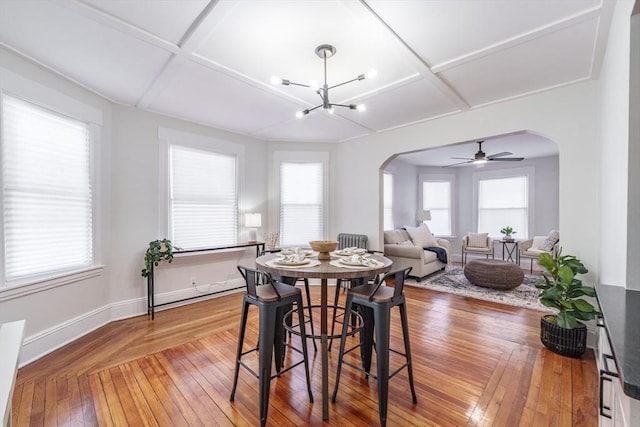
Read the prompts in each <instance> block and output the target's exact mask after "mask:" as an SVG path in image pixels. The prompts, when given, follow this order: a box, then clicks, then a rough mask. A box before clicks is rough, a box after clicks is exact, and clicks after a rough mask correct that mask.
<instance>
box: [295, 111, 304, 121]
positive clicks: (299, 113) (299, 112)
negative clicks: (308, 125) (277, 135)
mask: <svg viewBox="0 0 640 427" xmlns="http://www.w3.org/2000/svg"><path fill="white" fill-rule="evenodd" d="M303 117H304V111H296V119H301V118H303Z"/></svg>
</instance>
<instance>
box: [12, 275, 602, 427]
mask: <svg viewBox="0 0 640 427" xmlns="http://www.w3.org/2000/svg"><path fill="white" fill-rule="evenodd" d="M405 289H406V294H407V298H408V311H409V312H408V317H409V325H410V328H411V346H412V355H413V361H414V376H415V382H416V392H417V395H418V404H417V405H414V404H412V402H411V395H410V392H409V390H408V380H407V377H406V373H405V372H406V371H403V372H401V373H400V374H398V375H397V376H396V377H394V378H393V379H391V381H390V383H389V388H390V392H389V414H388V425H390V426H407V425H416V426H597V422H598V419H597V416H598V412H597V404H598V402H597V393H598V383H597V372H596V367H595V361H594V359H593V357H594V356H593V352H591V351H590V350H589V351H588V353H587V354H586V355H585V356H584V357H583V358H582V359H569V358H565V357H562V356H559V355H556V354H554V353H551V352H549V351H548V350H546V349H545V348H544V347H543V346H542V344H541V343H540V339H539V322H540V320H539V319H540V316H541V313H540V312H536V311H531V310H526V309H522V308H517V307H510V306H504V305H500V304H495V303H489V302H484V301H479V300H474V299H469V298H464V297H460V296H456V295H451V294H445V293H438V292H433V291H429V290H425V289H418V288H410V287H406V288H405ZM331 291H332V290H331V289H330V291H329V292H330V293H331ZM311 293H312V298H313V300H314V302H317V301H319V299H320V294H319V288H318V287H313V286H312V289H311ZM240 305H241V295H240V294H235V295H229V296H225V297H221V298H217V299H212V300H208V301H202V302H198V303H195V304H190V305H188V306H183V307H177V308H173V309H170V310H165V311H162V312H158V313H156V319H155V320H154V321H151V320H150V319H149V318H147V316H140V317H135V318H131V319H126V320H122V321H118V322H114V323H111V324H109V325H107V326H105V327H103V328H100V329H98V330H96V331H94V332H92V333H90V334H89V335H87V336H85V337H83V338H81V339H79V340H77V341H75V342H73V343H71V344H69V345H67V346H65V347H64V348H62V349H59V350H57V351H55V352H54V353H52V354H50V355H48V356H45V357H44V358H42V359H40V360H38V361H36V362H34V363H32V364H30V365H28V366H25V367H24V368H22V369H20V371H19V372H18V379H17V384H16V389H15V394H14V398H13V423H14V425H15V426H63V425H64V426H68V425H73V426H83V425H84V426H98V425H99V426H218V425H219V426H255V425H259V406H258V382H257V379H255V378H253V377H252V376H251V375H250V374H249V373H248V372H247V371H246V370H241V371H240V379H239V383H238V389H237V392H236V398H235V402H229V394H230V391H231V385H232V380H233V367H234V362H233V359H234V354H235V346H236V342H237V335H238V327H239V317H240ZM251 312H252V314H251V316H250V319H249V322H250V323H249V328H248V332H247V337H246V341H245V342H247V343H252V342H255V340H256V339H257V315H256V312H255V310H252V311H251ZM293 339H294V340H295V339H296V337H294V338H293ZM391 344H392V346H396V347H397V348H402V334H401V329H400V319H399V315H398V314H397V312H394V313H393V317H392V330H391ZM308 348H309V350H310V354H311V355H312V361H311V375H312V382H313V384H312V389H313V393H314V398H315V403H314V404H309V401H308V396H307V394H306V385H305V379H304V371H303V369H301V368H295V369H293V370H291V371H289V372H287V373H286V374H284V375H283V376H282V377H281V378H277V379H275V380H273V381H272V387H271V400H270V408H269V425H273V426H289V425H290V426H294V425H298V426H300V425H309V426H320V425H331V426H333V425H336V426H370V425H378V423H379V422H378V409H377V388H376V387H377V386H376V382H375V380H373V379H370V380H367V379H365V378H364V377H363V375H361V374H360V373H359V372H356V371H355V370H353V369H350V368H349V367H346V366H345V367H344V368H343V373H342V377H341V380H340V389H339V392H338V400H337V402H336V403H335V404H330V407H329V410H330V420H329V421H328V422H323V420H322V405H321V389H320V376H321V372H320V369H321V366H320V364H321V362H320V354H319V353H315V354H314V352H313V346H312V345H311V343H309V347H308ZM333 348H334V349H333V350H332V352H331V354H330V357H329V362H330V370H329V373H330V388H329V390H330V393H331V391H332V390H333V384H334V376H335V362H336V359H337V346H335V345H334V347H333ZM288 357H292V358H294V359H295V357H297V355H295V354H294V355H288ZM393 363H395V359H394V358H392V364H393Z"/></svg>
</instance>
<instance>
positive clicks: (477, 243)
mask: <svg viewBox="0 0 640 427" xmlns="http://www.w3.org/2000/svg"><path fill="white" fill-rule="evenodd" d="M467 254H480V255H486V257H487V259H489V255H491V258H494V256H495V254H494V251H493V239H491V237H489V235H488V234H487V233H482V234H476V233H469V234H467V235H466V236H464V237H463V238H462V265H463V266H464V264H465V262H466V259H467Z"/></svg>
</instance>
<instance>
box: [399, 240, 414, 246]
mask: <svg viewBox="0 0 640 427" xmlns="http://www.w3.org/2000/svg"><path fill="white" fill-rule="evenodd" d="M396 244H397V245H400V246H413V242H412V241H411V240H403V241H402V242H398V243H396Z"/></svg>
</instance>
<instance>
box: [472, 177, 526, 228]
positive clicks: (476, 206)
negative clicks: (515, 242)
mask: <svg viewBox="0 0 640 427" xmlns="http://www.w3.org/2000/svg"><path fill="white" fill-rule="evenodd" d="M522 176H525V177H527V191H528V192H529V194H528V212H527V228H528V230H527V232H526V233H524V232H523V231H522V230H516V232H517V236H516V237H517V238H518V239H519V240H523V239H528V238H530V236H529V233H530V232H531V230H533V224H534V219H535V218H534V213H535V206H534V200H535V197H534V195H535V185H534V184H535V168H533V167H524V168H517V169H498V170H493V171H481V172H473V178H472V179H473V224H474V228H475V231H476V232H477V231H478V209H479V203H478V192H479V190H478V189H479V182H480V181H481V180H486V179H504V178H517V177H522ZM506 225H508V224H505V226H506ZM490 237H492V238H500V237H502V236H500V235H497V236H490Z"/></svg>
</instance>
